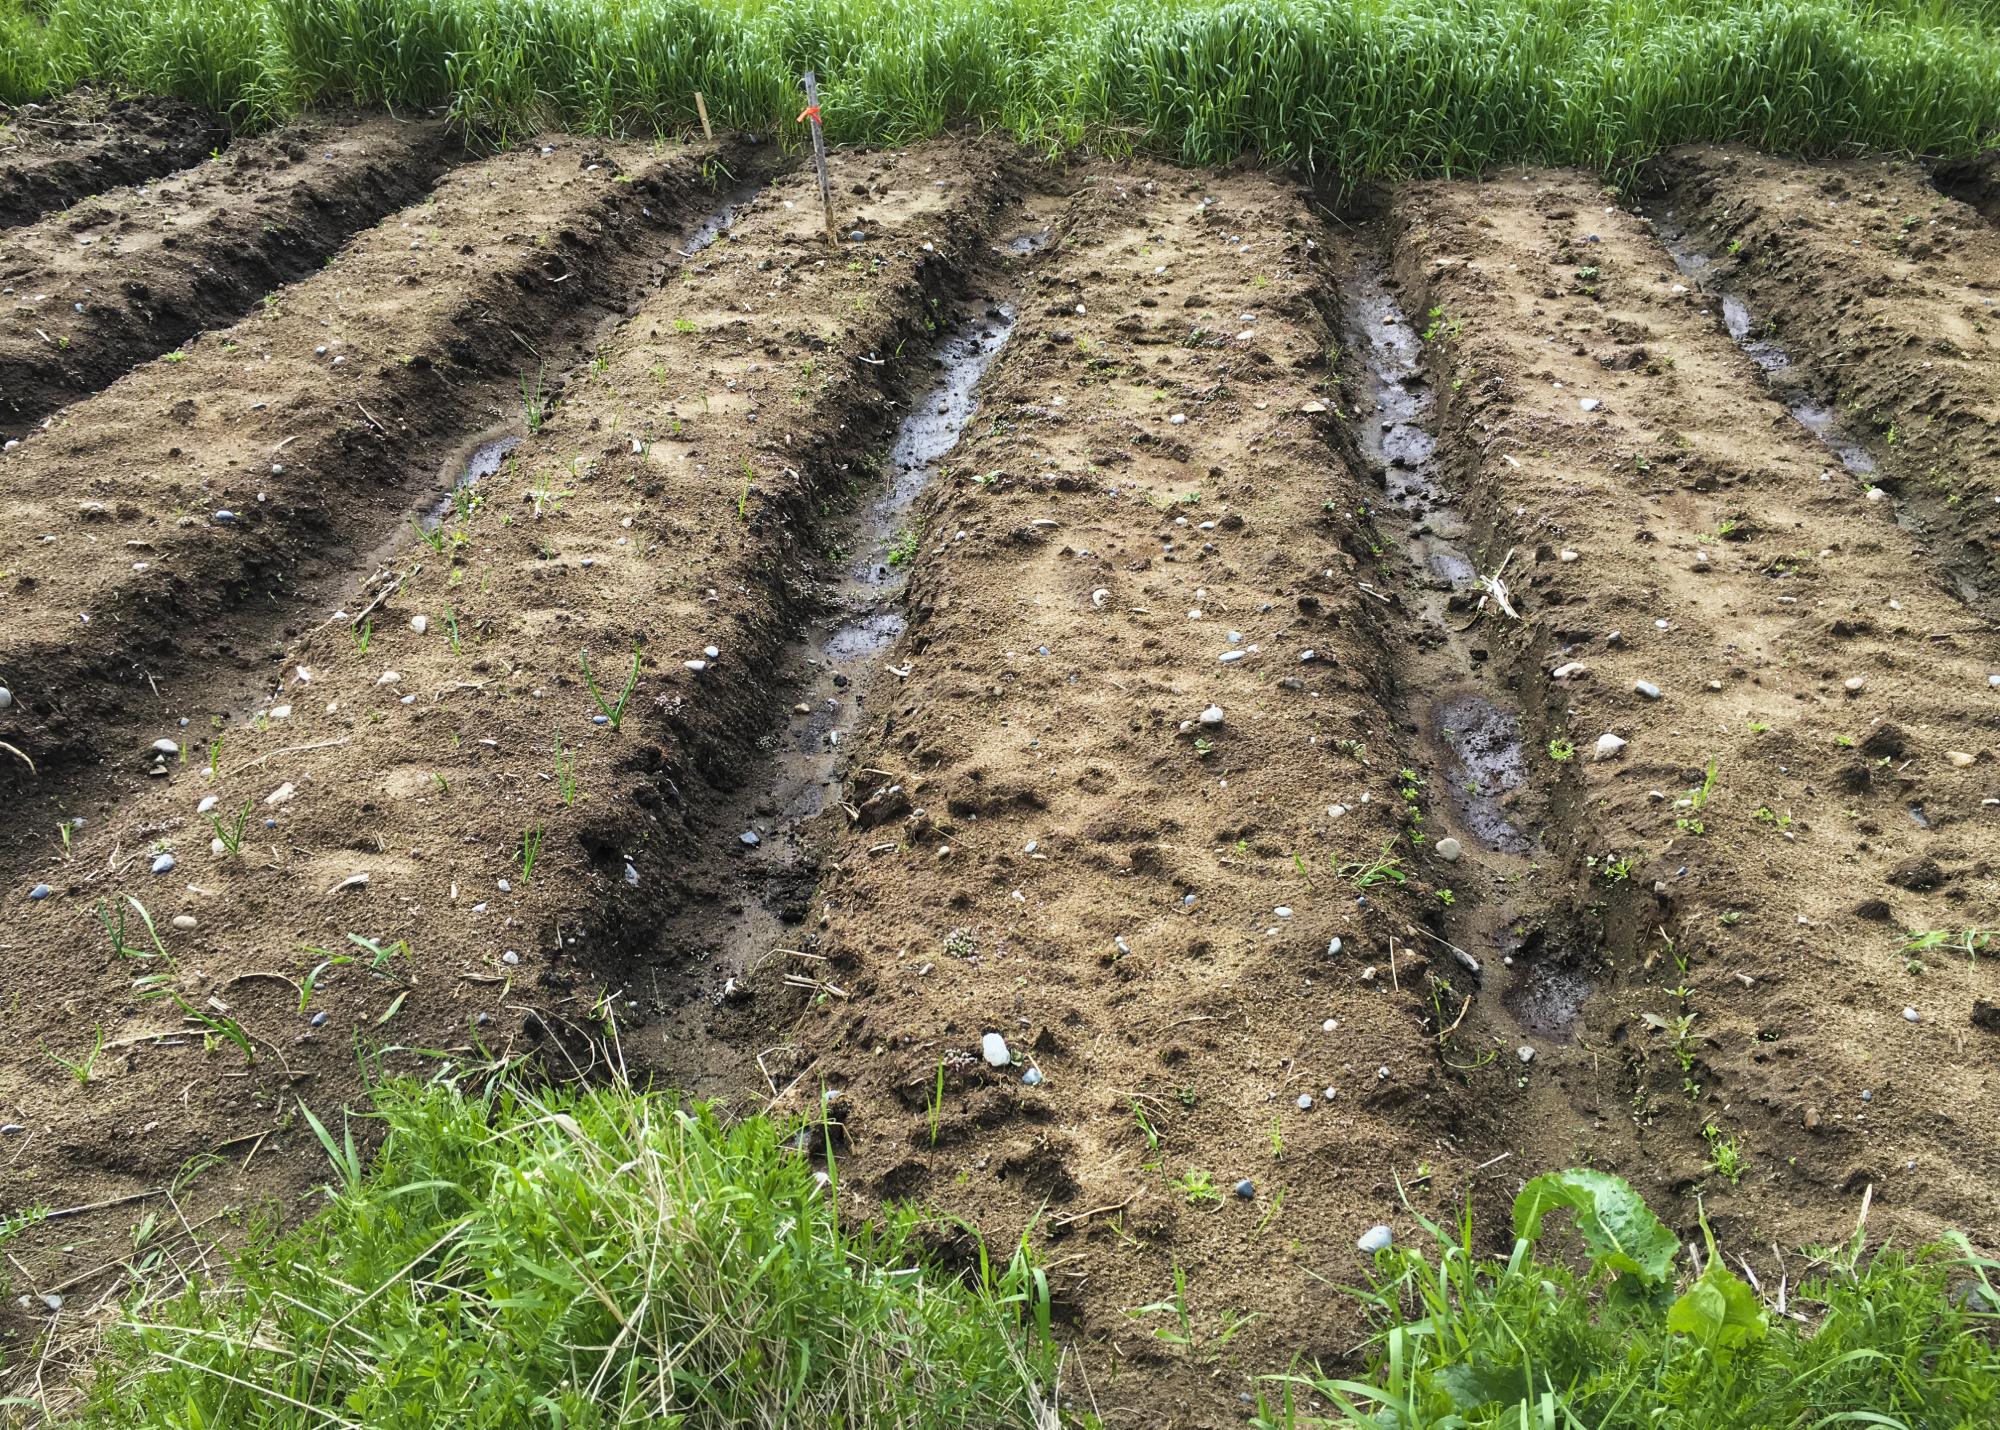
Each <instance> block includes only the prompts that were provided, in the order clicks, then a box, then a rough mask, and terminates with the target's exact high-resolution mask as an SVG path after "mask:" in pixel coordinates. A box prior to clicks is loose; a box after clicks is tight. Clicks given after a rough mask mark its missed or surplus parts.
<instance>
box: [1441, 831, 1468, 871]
mask: <svg viewBox="0 0 2000 1430" xmlns="http://www.w3.org/2000/svg"><path fill="white" fill-rule="evenodd" d="M1464 852H1465V846H1464V845H1463V844H1460V843H1459V842H1458V841H1457V840H1456V839H1453V838H1451V837H1450V836H1449V835H1447V836H1446V837H1445V838H1443V839H1440V840H1439V841H1438V842H1437V854H1438V858H1440V859H1442V860H1444V862H1445V863H1447V864H1456V863H1457V862H1458V856H1459V855H1461V854H1463V853H1464Z"/></svg>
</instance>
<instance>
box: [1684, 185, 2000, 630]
mask: <svg viewBox="0 0 2000 1430" xmlns="http://www.w3.org/2000/svg"><path fill="white" fill-rule="evenodd" d="M1657 177H1658V178H1659V180H1660V181H1661V182H1662V183H1663V184H1664V186H1665V187H1664V193H1663V196H1662V199H1661V201H1660V203H1659V204H1657V205H1656V206H1655V212H1656V213H1657V214H1658V216H1659V218H1660V221H1661V224H1662V231H1663V232H1666V233H1668V234H1670V235H1674V234H1678V235H1679V238H1678V241H1677V247H1678V248H1679V249H1680V251H1681V252H1684V253H1688V254H1690V256H1691V258H1692V264H1691V266H1692V267H1693V268H1694V271H1695V272H1696V273H1697V274H1698V275H1699V277H1700V279H1701V282H1702V286H1703V287H1704V288H1705V289H1707V290H1708V291H1709V292H1710V293H1711V295H1712V296H1714V297H1717V298H1719V299H1720V301H1721V304H1722V307H1723V313H1724V317H1725V319H1726V321H1727V323H1728V325H1729V327H1730V331H1731V332H1732V334H1734V335H1735V336H1737V337H1739V338H1740V339H1742V340H1743V342H1744V344H1745V351H1747V352H1749V353H1750V354H1751V356H1753V357H1754V358H1756V359H1757V361H1758V364H1759V366H1760V367H1763V368H1765V369H1766V371H1767V372H1768V373H1769V374H1770V378H1771V381H1772V383H1773V385H1774V387H1775V388H1777V389H1778V390H1779V391H1781V392H1782V393H1784V394H1785V396H1786V401H1787V402H1788V404H1789V405H1792V406H1793V409H1794V411H1795V412H1796V413H1797V414H1798V415H1799V416H1800V418H1801V420H1803V421H1807V422H1809V423H1811V424H1813V425H1815V426H1816V427H1821V428H1822V429H1824V428H1828V427H1831V428H1834V429H1837V430H1839V431H1842V432H1844V433H1845V434H1846V435H1847V437H1848V440H1849V441H1850V442H1851V443H1852V444H1853V445H1854V447H1855V448H1857V449H1858V453H1857V454H1856V455H1859V456H1860V458H1861V460H1860V461H1858V462H1856V461H1855V460H1854V456H1852V455H1850V457H1849V458H1848V460H1849V463H1850V465H1851V466H1853V467H1855V468H1856V475H1855V480H1856V481H1857V482H1858V483H1859V484H1860V485H1861V486H1862V487H1863V489H1864V490H1865V489H1866V488H1868V487H1871V486H1872V487H1875V488H1877V489H1879V491H1880V492H1881V493H1882V494H1883V495H1884V496H1886V497H1887V498H1889V499H1891V500H1893V501H1894V502H1895V503H1896V504H1897V505H1898V506H1899V507H1901V508H1902V509H1903V510H1904V511H1905V513H1906V514H1907V517H1908V519H1909V520H1910V521H1911V523H1912V526H1913V530H1914V531H1915V532H1916V533H1917V535H1918V536H1919V537H1921V538H1922V539H1923V541H1924V543H1925V545H1926V547H1927V549H1928V552H1929V554H1930V558H1931V559H1930V563H1929V564H1930V566H1931V567H1932V569H1933V571H1934V573H1935V576H1936V577H1937V578H1938V579H1940V580H1944V581H1948V582H1950V583H1951V587H1952V589H1954V590H1957V591H1958V592H1960V593H1961V594H1962V595H1964V597H1965V598H1966V600H1967V601H1968V602H1969V603H1971V604H1973V605H1974V606H1975V607H1977V608H1978V609H1980V610H1982V611H1984V612H1985V613H1987V614H1989V615H1991V614H1993V613H1994V612H1995V611H1996V610H2000V566H1996V564H1995V563H1996V560H1997V559H2000V558H1996V556H1995V542H1996V539H2000V436H1996V428H2000V336H1996V334H2000V231H1997V230H1995V229H1994V228H1993V227H1992V226H1991V225H1990V224H1988V223H1987V222H1986V221H1985V220H1983V219H1982V218H1980V216H1979V215H1978V214H1977V213H1976V212H1974V211H1973V210H1972V209H1971V208H1969V207H1968V206H1967V205H1965V204H1962V203H1959V202H1957V201H1956V200H1953V199H1948V198H1946V197H1944V196H1943V195H1941V194H1940V193H1939V192H1938V190H1937V189H1935V188H1933V187H1932V185H1931V183H1930V181H1929V179H1928V178H1927V177H1926V175H1925V174H1924V172H1923V171H1922V170H1921V169H1918V168H1917V167H1916V166H1915V165H1914V164H1911V163H1909V162H1908V161H1906V160H1898V159H1868V160H1852V161H1849V162H1846V163H1838V164H1802V163H1798V162H1795V161H1792V160H1787V159H1780V158H1773V157H1768V156H1765V155H1761V154H1756V153H1752V152H1749V151H1746V150H1737V149H1681V150H1676V151H1674V152H1673V153H1671V154H1669V155H1667V156H1666V157H1665V158H1664V159H1662V160H1661V161H1660V163H1659V166H1658V175H1657ZM1876 499H1877V500H1880V499H1882V497H1877V498H1876Z"/></svg>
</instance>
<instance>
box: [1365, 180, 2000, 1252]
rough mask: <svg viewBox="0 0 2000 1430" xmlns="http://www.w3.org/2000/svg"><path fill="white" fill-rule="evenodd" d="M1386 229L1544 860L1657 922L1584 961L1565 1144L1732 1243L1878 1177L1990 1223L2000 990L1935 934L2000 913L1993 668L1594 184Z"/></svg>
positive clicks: (1836, 1214)
mask: <svg viewBox="0 0 2000 1430" xmlns="http://www.w3.org/2000/svg"><path fill="white" fill-rule="evenodd" d="M1390 224H1391V229H1392V233H1393V236H1394V243H1395V260H1396V276H1397V279H1398V283H1399V286H1400V287H1401V289H1402V291H1403V292H1404V294H1405V297H1406V301H1407V302H1408V303H1409V305H1410V307H1411V309H1412V310H1413V311H1421V312H1424V313H1425V314H1426V318H1425V322H1426V325H1427V326H1426V335H1427V339H1428V342H1427V348H1426V361H1427V365H1428V368H1429V371H1430V374H1431V378H1432V381H1433V383H1434V385H1435V388H1436V390H1437V392H1438V395H1439V432H1438V439H1439V443H1440V448H1439V450H1440V469H1441V472H1442V475H1443V479H1444V481H1445V483H1446V484H1447V485H1448V487H1449V488H1450V489H1451V490H1452V491H1453V492H1455V493H1456V494H1457V495H1458V497H1459V499H1460V500H1461V501H1462V502H1463V504H1464V506H1465V508H1466V509H1467V510H1469V511H1474V512H1477V513H1480V514H1481V516H1480V518H1479V521H1480V527H1481V530H1480V531H1479V533H1478V545H1479V546H1480V547H1481V549H1482V551H1483V556H1482V564H1481V570H1482V572H1493V571H1496V570H1499V569H1500V567H1501V566H1502V565H1503V564H1504V565H1505V579H1506V582H1507V586H1508V589H1509V593H1510V597H1511V604H1512V606H1513V607H1514V608H1515V610H1516V611H1517V612H1518V614H1519V619H1518V620H1503V621H1499V622H1490V623H1489V632H1488V634H1489V642H1488V643H1489V645H1490V647H1491V658H1492V659H1493V660H1495V661H1496V662H1498V663H1500V664H1501V665H1502V666H1503V668H1506V669H1510V670H1512V671H1516V672H1520V678H1521V685H1522V691H1523V707H1524V708H1523V714H1524V717H1525V719H1524V725H1525V726H1526V728H1528V729H1529V730H1531V731H1534V732H1535V734H1536V736H1537V738H1539V737H1540V736H1541V735H1544V734H1545V735H1546V737H1547V742H1548V743H1547V744H1546V746H1544V747H1541V748H1532V747H1531V750H1530V754H1531V756H1532V758H1534V759H1535V760H1536V761H1538V763H1539V764H1540V769H1541V771H1542V774H1543V775H1544V776H1552V777H1554V778H1556V779H1558V780H1559V781H1560V787H1559V793H1558V800H1557V808H1556V814H1555V818H1554V819H1553V820H1552V823H1551V827H1550V829H1548V830H1547V831H1545V832H1544V835H1543V845H1544V848H1545V849H1546V850H1547V851H1548V854H1549V856H1550V859H1551V861H1552V862H1555V863H1556V864H1557V865H1558V867H1561V868H1564V869H1566V870H1567V872H1568V875H1569V877H1570V878H1571V879H1572V880H1573V881H1574V882H1575V884H1576V886H1577V887H1581V888H1588V889H1589V890H1591V891H1592V895H1593V896H1594V897H1595V898H1596V899H1597V900H1599V901H1601V902H1602V903H1603V904H1604V906H1605V909H1606V914H1607V917H1608V918H1611V919H1612V920H1613V921H1614V923H1615V921H1616V919H1617V918H1618V916H1619V911H1620V910H1621V909H1622V910H1624V911H1626V912H1625V913H1624V915H1623V916H1624V917H1625V918H1626V919H1627V920H1630V919H1632V918H1634V917H1636V916H1638V915H1639V914H1640V913H1651V912H1653V911H1651V910H1648V908H1647V900H1648V899H1657V900H1658V901H1659V902H1660V908H1659V909H1658V910H1657V913H1656V915H1655V916H1654V917H1652V918H1650V919H1649V920H1648V922H1649V924H1650V927H1645V926H1642V927H1640V928H1638V929H1636V930H1633V935H1634V936H1633V937H1632V938H1631V939H1630V940H1629V941H1627V940H1623V939H1619V938H1612V939H1610V940H1608V941H1607V943H1606V945H1605V947H1604V949H1603V950H1602V951H1601V954H1602V962H1601V963H1599V964H1598V965H1597V966H1595V967H1593V968H1591V969H1589V970H1587V971H1588V972H1589V973H1591V974H1592V975H1593V976H1594V978H1595V980H1596V981H1597V982H1598V984H1599V985H1600V986H1601V987H1602V988H1603V989H1604V990H1605V993H1604V994H1601V995H1600V996H1599V997H1597V998H1594V999H1592V1000H1591V1001H1590V1003H1589V1004H1588V1005H1587V1006H1586V1010H1585V1016H1584V1020H1583V1023H1582V1025H1581V1028H1580V1037H1579V1043H1578V1049H1577V1052H1576V1053H1575V1054H1573V1055H1572V1056H1571V1057H1570V1059H1569V1065H1570V1068H1571V1069H1572V1070H1579V1069H1581V1068H1582V1067H1585V1066H1587V1067H1588V1069H1589V1073H1590V1075H1589V1076H1587V1077H1586V1076H1583V1075H1582V1074H1581V1072H1580V1071H1575V1072H1573V1073H1572V1076H1571V1089H1572V1095H1573V1097H1574V1099H1575V1105H1576V1111H1577V1113H1578V1114H1580V1116H1579V1117H1578V1118H1577V1120H1576V1121H1577V1125H1578V1126H1579V1127H1580V1128H1584V1129H1590V1128H1596V1129H1601V1130H1602V1131H1603V1132H1604V1133H1605V1134H1606V1135H1607V1136H1609V1137H1610V1140H1611V1141H1612V1142H1613V1144H1614V1145H1616V1143H1618V1142H1619V1141H1621V1140H1624V1139H1629V1138H1631V1137H1636V1138H1637V1140H1638V1144H1639V1149H1640V1152H1641V1153H1642V1154H1643V1156H1644V1158H1645V1160H1646V1162H1648V1163H1649V1164H1650V1166H1651V1169H1652V1170H1651V1181H1650V1182H1648V1180H1647V1179H1646V1178H1640V1179H1639V1180H1641V1182H1642V1184H1645V1185H1644V1189H1645V1190H1646V1191H1647V1192H1648V1194H1649V1195H1653V1194H1655V1193H1656V1192H1660V1193H1691V1192H1695V1191H1705V1193H1706V1195H1707V1209H1708V1212H1709V1215H1710V1216H1711V1218H1712V1219H1713V1220H1714V1222H1715V1224H1716V1226H1717V1228H1718V1231H1719V1232H1720V1233H1722V1234H1724V1235H1726V1236H1727V1237H1729V1238H1731V1239H1733V1240H1735V1241H1737V1242H1739V1243H1744V1244H1759V1245H1768V1244H1770V1243H1771V1242H1773V1241H1777V1242H1780V1243H1783V1244H1788V1245H1798V1244H1802V1243H1805V1242H1811V1241H1823V1240H1828V1239H1831V1238H1832V1237H1834V1236H1835V1235H1837V1234H1838V1233H1839V1231H1840V1229H1841V1226H1842V1224H1843V1223H1846V1224H1849V1225H1851V1220H1852V1210H1853V1208H1854V1207H1855V1206H1856V1205H1858V1203H1859V1201H1860V1199H1861V1197H1862V1195H1863V1193H1864V1191H1865V1189H1866V1188H1868V1187H1870V1186H1872V1187H1873V1188H1874V1204H1875V1206H1876V1208H1877V1215H1878V1216H1880V1217H1886V1218H1887V1220H1888V1223H1889V1224H1890V1225H1893V1226H1897V1227H1902V1228H1906V1229H1909V1230H1912V1231H1915V1232H1918V1233H1920V1234H1932V1233H1935V1232H1936V1231H1938V1230H1940V1229H1942V1228H1945V1227H1950V1226H1956V1227H1962V1228H1979V1227H1988V1226H1991V1225H1993V1224H1994V1220H1995V1210H1996V1208H1995V1204H1994V1192H1993V1188H1994V1186H1995V1185H1996V1183H1995V1175H1996V1172H2000V1167H1996V1165H1995V1161H1994V1157H1993V1153H1992V1149H1991V1148H1990V1147H1989V1146H1986V1145H1983V1143H1982V1141H1981V1139H1980V1138H1978V1137H1977V1136H1976V1135H1973V1133H1972V1129H1974V1128H1976V1127H1978V1126H1981V1125H1984V1124H1985V1122H1986V1121H1988V1120H1989V1119H1990V1118H1991V1116H1992V1115H1993V1112H1994V1110H1995V1109H1994V1107H1993V1096H1994V1094H1993V1089H1992V1084H1991V1079H1990V1077H1988V1076H1987V1075H1986V1068H1987V1067H1988V1066H1989V1065H1990V1063H1991V1059H1992V1056H1993V1048H1992V1044H1991V1039H1992V1037H1993V1036H1994V1034H1993V1032H1992V1031H1991V1027H1990V1025H1991V1024H1992V1023H1993V1022H1994V1021H1996V1020H1995V1019H1994V1017H1993V1015H1992V1014H1991V1013H1990V1012H1988V1011H1986V1010H1988V1009H1990V1007H1991V1004H1992V1002H1993V1000H1994V999H1995V998H1996V996H2000V988H1996V986H1995V984H1996V979H1995V977H1994V975H1993V974H1992V972H1991V966H1990V963H1989V962H1987V961H1985V960H1981V959H1975V958H1971V957H1968V956H1967V953H1968V952H1969V950H1961V951H1958V952H1954V951H1953V950H1952V948H1951V944H1953V943H1962V942H1965V941H1966V936H1965V935H1964V934H1963V932H1962V931H1963V930H1964V929H1966V928H1968V927H1971V928H1990V927H1991V924H1992V920H1993V913H1994V899H1993V888H1992V863H1991V852H1990V851H1991V849H1992V838H1991V835H1990V834H1989V833H1988V832H1987V831H1988V829H1989V828H1990V823H1991V821H1992V820H1993V819H1994V818H1995V817H1996V813H1995V811H1996V806H2000V801H1996V799H1995V795H1996V793H2000V791H1996V790H1995V789H1994V772H1995V769H1996V762H1995V751H1994V748H1993V746H1994V733H1995V729H1996V723H2000V722H1996V714H1995V707H1994V703H1993V688H1992V684H1993V681H1994V679H1995V678H1996V672H2000V643H1996V641H1995V640H1994V638H1993V636H1992V634H1991V633H1990V631H1989V630H1988V629H1987V628H1986V627H1985V625H1984V624H1983V623H1981V622H1979V621H1977V620H1974V619H1969V618H1968V614H1967V612H1966V610H1965V608H1964V606H1963V605H1962V604H1961V603H1960V601H1959V600H1958V599H1955V598H1954V596H1953V595H1951V594H1949V593H1948V592H1947V591H1946V590H1944V589H1942V588H1941V586H1940V584H1939V583H1938V582H1937V581H1936V580H1935V579H1933V577H1934V568H1933V566H1932V563H1931V562H1930V561H1929V560H1928V559H1927V557H1926V555H1925V553H1924V552H1923V550H1922V548H1921V547H1920V546H1919V544H1918V541H1917V538H1916V536H1915V534H1914V533H1912V532H1911V531H1910V530H1909V529H1908V528H1907V527H1905V526H1903V525H1900V524H1899V523H1898V522H1897V520H1896V519H1895V514H1894V512H1893V511H1892V510H1890V509H1888V507H1887V506H1885V504H1883V503H1877V502H1869V501H1866V500H1863V499H1860V497H1859V495H1858V493H1857V492H1856V491H1855V490H1854V488H1853V487H1852V485H1851V484H1850V483H1849V482H1848V481H1847V480H1846V477H1845V474H1843V473H1841V472H1840V470H1839V465H1838V463H1837V462H1836V461H1835V460H1834V459H1833V456H1832V454H1831V453H1829V452H1828V450H1827V449H1826V448H1825V446H1824V445H1822V444H1821V443H1820V442H1819V441H1818V440H1816V439H1815V437H1814V436H1813V434H1812V433H1810V432H1809V431H1807V430H1806V429H1804V428H1803V427H1802V426H1800V424H1799V423H1797V422H1796V421H1795V420H1793V418H1792V417H1791V416H1790V415H1789V414H1788V413H1787V411H1786V409H1785V406H1784V405H1783V403H1782V402H1780V401H1779V400H1776V399H1775V398H1774V397H1773V396H1772V394H1771V393H1770V392H1769V391H1767V390H1766V388H1765V386H1764V384H1763V383H1762V382H1761V380H1760V378H1759V376H1758V369H1757V365H1756V364H1755V363H1754V361H1753V360H1752V358H1751V357H1750V356H1748V355H1746V354H1744V353H1743V352H1741V351H1739V350H1738V349H1737V348H1736V347H1735V345H1734V344H1733V343H1732V342H1731V340H1730V338H1729V336H1728V333H1727V331H1726V330H1725V328H1724V327H1723V325H1722V324H1721V323H1719V322H1718V321H1717V320H1716V314H1715V312H1714V310H1713V308H1712V307H1711V306H1710V305H1711V301H1712V300H1711V299H1709V298H1708V297H1707V296H1705V295H1704V294H1702V293H1701V292H1699V291H1696V290H1694V289H1692V288H1691V287H1690V285H1688V284H1687V283H1685V282H1684V281H1682V275H1681V274H1680V273H1679V272H1678V271H1677V270H1676V268H1675V266H1674V263H1673V260H1672V258H1671V256H1670V255H1669V254H1668V252H1667V251H1666V249H1665V248H1664V247H1663V245H1662V244H1661V243H1660V241H1659V240H1658V238H1657V237H1656V235H1655V234H1654V232H1653V230H1652V227H1651V225H1650V224H1649V223H1648V221H1647V220H1646V219H1644V218H1643V217H1640V216H1638V215H1635V214H1633V213H1631V212H1628V211H1626V210H1624V209H1622V208H1620V207H1619V206H1617V205H1616V204H1615V203H1613V202H1612V200H1611V196H1609V195H1607V194H1606V193H1605V192H1604V191H1603V190H1601V189H1600V188H1598V187H1597V186H1596V184H1594V183H1593V182H1591V181H1590V180H1588V179H1586V178H1583V177H1581V176H1575V175H1569V174H1559V173H1529V174H1514V175H1507V176H1503V177H1501V178H1499V179H1497V180H1495V181H1492V182H1489V183H1486V184H1483V185H1471V184H1428V185H1417V186H1412V187H1410V188H1408V189H1405V190H1403V191H1400V192H1399V193H1398V194H1397V196H1396V197H1395V200H1394V202H1393V204H1392V207H1391V213H1390ZM1508 552H1511V553H1512V560H1511V562H1507V561H1505V559H1504V558H1505V553H1508ZM1531 702H1539V707H1540V708H1539V709H1537V708H1534V707H1533V705H1532V704H1531ZM1927 933H1928V934H1938V935H1945V936H1944V937H1941V938H1938V939H1933V940H1929V941H1928V942H1931V943H1932V944H1934V945H1935V946H1933V947H1931V948H1929V949H1928V950H1927V951H1923V952H1921V953H1918V952H1916V951H1913V950H1911V949H1910V948H1908V947H1907V945H1908V944H1910V943H1911V941H1912V938H1913V935H1922V934H1927ZM1607 1068H1609V1069H1611V1070H1612V1072H1613V1076H1612V1078H1610V1079H1607V1078H1606V1077H1605V1076H1604V1073H1605V1070H1606V1069H1607ZM1621 1092H1622V1097H1619V1094H1620V1093H1621ZM1614 1098H1617V1099H1618V1100H1613V1099H1614ZM1585 1118H1588V1119H1590V1120H1588V1121H1586V1120H1585ZM1592 1140H1594V1138H1593V1137H1585V1138H1584V1139H1583V1142H1584V1145H1582V1146H1580V1147H1579V1148H1578V1150H1579V1151H1580V1152H1589V1151H1590V1150H1591V1148H1590V1146H1589V1143H1590V1142H1591V1141H1592ZM1614 1155H1615V1154H1614ZM1620 1160H1622V1159H1620ZM1622 1170H1625V1171H1627V1172H1628V1173H1632V1172H1636V1171H1637V1170H1639V1169H1638V1167H1637V1166H1634V1165H1626V1166H1624V1167H1623V1168H1622ZM1732 1173H1733V1174H1734V1176H1735V1178H1736V1180H1734V1181H1732V1180H1731V1179H1730V1178H1731V1174H1732Z"/></svg>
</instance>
